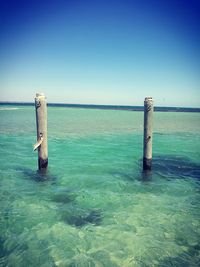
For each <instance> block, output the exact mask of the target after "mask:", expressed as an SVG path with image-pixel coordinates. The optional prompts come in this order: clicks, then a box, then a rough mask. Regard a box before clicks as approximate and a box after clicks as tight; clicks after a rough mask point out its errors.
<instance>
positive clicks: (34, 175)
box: [15, 167, 57, 183]
mask: <svg viewBox="0 0 200 267" xmlns="http://www.w3.org/2000/svg"><path fill="white" fill-rule="evenodd" d="M15 170H16V171H17V172H20V173H22V175H23V176H24V177H25V178H27V179H30V180H34V181H36V182H45V181H51V182H52V183H55V182H56V180H57V177H56V176H55V175H53V174H52V173H51V172H50V171H49V170H36V171H35V170H31V169H28V168H22V167H17V168H15Z"/></svg>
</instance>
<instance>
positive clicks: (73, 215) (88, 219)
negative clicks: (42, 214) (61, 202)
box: [62, 208, 102, 227]
mask: <svg viewBox="0 0 200 267" xmlns="http://www.w3.org/2000/svg"><path fill="white" fill-rule="evenodd" d="M62 220H63V221H64V222H66V223H68V224H70V225H73V226H76V227H83V226H85V225H87V224H93V225H100V224H101V221H102V214H101V211H100V210H82V209H77V208H76V209H74V210H73V211H66V212H64V213H63V215H62Z"/></svg>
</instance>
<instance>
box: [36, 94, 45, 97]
mask: <svg viewBox="0 0 200 267" xmlns="http://www.w3.org/2000/svg"><path fill="white" fill-rule="evenodd" d="M38 96H44V93H36V97H38Z"/></svg>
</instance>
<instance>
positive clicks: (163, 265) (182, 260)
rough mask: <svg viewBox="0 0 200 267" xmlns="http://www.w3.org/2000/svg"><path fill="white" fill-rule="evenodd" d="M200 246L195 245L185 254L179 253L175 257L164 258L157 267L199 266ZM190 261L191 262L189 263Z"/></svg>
mask: <svg viewBox="0 0 200 267" xmlns="http://www.w3.org/2000/svg"><path fill="white" fill-rule="evenodd" d="M199 250H200V246H199V245H195V246H191V247H189V249H188V250H187V252H185V253H181V254H180V255H178V256H177V257H166V258H165V259H164V260H162V261H160V262H159V264H158V265H157V266H158V267H175V266H176V267H183V266H200V260H199V256H198V254H199ZM191 259H192V262H191Z"/></svg>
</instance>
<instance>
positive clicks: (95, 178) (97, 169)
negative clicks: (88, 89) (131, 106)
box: [0, 106, 200, 267]
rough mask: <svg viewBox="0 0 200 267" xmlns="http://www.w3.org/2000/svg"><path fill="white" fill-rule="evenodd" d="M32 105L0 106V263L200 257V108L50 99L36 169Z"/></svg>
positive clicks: (123, 262)
mask: <svg viewBox="0 0 200 267" xmlns="http://www.w3.org/2000/svg"><path fill="white" fill-rule="evenodd" d="M35 128H36V126H35V110H34V107H25V106H15V108H13V107H11V106H8V107H6V106H1V107H0V199H1V202H0V256H1V257H0V266H8V267H23V266H37V267H38V266H41V267H49V266H52V267H55V266H59V267H63V266H64V267H65V266H66V267H68V266H69V267H75V266H80V267H86V266H88V267H93V266H95V267H102V266H105V267H114V266H119V267H122V266H123V267H126V266H127V267H129V266H141V267H149V266H160V267H165V266H166V267H168V266H180V267H183V266H200V113H175V112H169V113H168V112H155V113H154V136H153V170H152V172H151V173H150V174H145V173H143V172H142V149H143V148H142V147H143V112H131V111H117V110H96V109H94V110H93V109H73V108H61V107H49V108H48V143H49V168H48V172H47V174H46V175H45V174H41V173H39V172H38V171H37V152H33V151H32V150H33V147H32V145H33V144H34V143H35V141H36V129H35Z"/></svg>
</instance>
